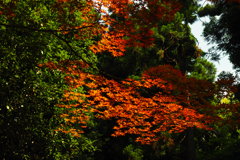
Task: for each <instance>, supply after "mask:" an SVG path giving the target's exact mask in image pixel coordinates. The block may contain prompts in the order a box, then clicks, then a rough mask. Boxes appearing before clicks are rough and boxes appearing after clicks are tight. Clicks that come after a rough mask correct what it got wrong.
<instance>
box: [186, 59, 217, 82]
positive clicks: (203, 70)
mask: <svg viewBox="0 0 240 160" xmlns="http://www.w3.org/2000/svg"><path fill="white" fill-rule="evenodd" d="M216 72H217V69H216V67H215V66H214V64H213V63H211V62H209V61H208V60H206V59H204V58H197V60H196V63H195V64H194V66H193V70H192V71H191V72H190V75H189V77H193V78H196V79H202V80H208V81H210V82H213V81H214V79H215V76H216Z"/></svg>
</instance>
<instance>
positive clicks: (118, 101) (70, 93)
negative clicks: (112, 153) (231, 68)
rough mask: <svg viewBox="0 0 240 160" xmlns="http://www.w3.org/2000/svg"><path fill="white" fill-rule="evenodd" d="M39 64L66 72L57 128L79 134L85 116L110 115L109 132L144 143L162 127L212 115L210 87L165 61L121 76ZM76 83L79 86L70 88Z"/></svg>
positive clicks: (176, 127) (179, 127) (178, 127)
mask: <svg viewBox="0 0 240 160" xmlns="http://www.w3.org/2000/svg"><path fill="white" fill-rule="evenodd" d="M76 62H77V63H78V64H80V65H81V66H83V63H81V62H79V61H76ZM62 64H64V62H63V63H62ZM44 65H45V66H47V67H50V68H54V69H55V68H57V69H59V70H61V71H63V72H66V73H67V74H69V75H68V76H66V78H65V79H66V81H67V83H68V84H69V86H70V88H69V90H67V91H66V92H65V94H64V96H63V99H62V104H59V105H58V106H59V107H61V108H65V109H66V112H65V113H64V114H62V116H61V117H62V118H63V119H64V120H65V125H63V126H61V127H60V128H59V129H58V130H57V131H62V132H64V133H71V134H72V135H76V136H79V135H80V134H81V133H83V130H84V128H86V127H87V125H88V121H89V120H90V119H91V118H94V117H95V118H100V119H112V118H113V119H115V120H116V123H117V125H116V126H114V128H113V129H114V130H115V131H114V133H113V134H112V136H124V135H126V134H134V135H137V139H136V141H138V142H140V143H142V144H149V143H151V142H154V141H157V140H159V138H160V137H161V136H160V135H161V133H164V132H169V133H178V132H182V131H184V130H185V129H187V128H189V127H197V128H201V129H207V130H208V129H211V128H210V127H209V124H210V123H211V122H213V121H214V120H217V118H218V117H216V116H214V112H212V109H213V107H214V106H212V105H211V104H210V102H209V100H208V99H207V98H209V97H212V96H213V93H215V92H214V87H211V86H212V85H211V84H210V83H208V82H206V81H200V80H194V79H187V78H186V77H185V76H184V75H182V74H181V72H180V71H178V70H176V69H174V68H173V67H171V66H169V65H164V66H158V67H154V68H150V69H149V70H147V71H145V72H144V74H143V76H142V77H141V79H140V80H133V79H126V80H124V81H121V82H117V81H115V80H110V79H107V78H105V77H103V76H99V75H93V74H89V73H86V72H83V71H82V69H80V67H76V66H78V65H77V64H74V63H72V64H68V67H61V63H59V64H58V65H56V64H52V63H48V64H44ZM74 66H75V67H74ZM79 87H80V88H81V87H83V88H84V89H85V92H83V93H79V92H76V91H74V90H76V89H77V88H79ZM204 89H205V90H204ZM76 125H77V129H76V128H75V126H76ZM67 128H70V130H69V129H67ZM73 128H75V129H74V130H72V129H73Z"/></svg>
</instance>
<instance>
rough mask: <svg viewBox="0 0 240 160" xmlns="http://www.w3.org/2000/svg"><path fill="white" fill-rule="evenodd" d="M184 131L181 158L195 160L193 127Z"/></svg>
mask: <svg viewBox="0 0 240 160" xmlns="http://www.w3.org/2000/svg"><path fill="white" fill-rule="evenodd" d="M184 133H185V134H184V136H185V137H184V140H183V142H182V144H181V157H182V160H196V149H195V142H194V128H188V129H187V130H186V131H185V132H184Z"/></svg>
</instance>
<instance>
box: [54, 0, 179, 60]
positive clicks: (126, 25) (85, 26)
mask: <svg viewBox="0 0 240 160" xmlns="http://www.w3.org/2000/svg"><path fill="white" fill-rule="evenodd" d="M66 6H68V8H69V9H70V11H71V12H72V13H74V12H75V11H76V10H78V11H80V12H81V13H82V14H81V18H82V19H83V23H82V24H81V25H80V26H71V25H69V24H68V23H63V25H62V27H61V28H60V30H63V32H62V33H63V34H68V33H70V32H71V29H74V30H76V29H77V30H78V33H75V37H76V38H77V39H85V38H88V39H94V38H96V37H98V38H99V37H100V39H99V40H98V41H97V42H96V43H94V44H93V45H92V46H90V49H91V50H92V51H93V52H94V53H101V52H110V53H111V54H112V55H113V56H121V55H123V53H124V51H125V48H126V47H131V46H139V47H146V46H150V45H151V44H152V43H153V38H152V35H153V32H152V31H151V28H153V27H155V26H156V25H157V24H158V22H159V21H160V20H165V21H169V20H171V19H172V18H173V16H174V14H175V13H176V12H177V11H178V10H179V8H180V5H179V3H178V2H177V1H176V0H171V1H170V0H163V1H161V2H159V1H158V0H140V1H131V0H91V1H87V2H86V4H82V5H80V4H79V3H77V1H75V0H58V4H57V5H56V7H57V8H58V12H59V15H60V16H62V15H64V10H63V9H62V8H64V7H66ZM76 6H77V7H76ZM66 30H67V31H66Z"/></svg>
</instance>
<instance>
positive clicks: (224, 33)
mask: <svg viewBox="0 0 240 160" xmlns="http://www.w3.org/2000/svg"><path fill="white" fill-rule="evenodd" d="M239 5H240V4H239V2H237V1H236V2H231V1H227V0H223V1H216V2H213V3H212V5H207V6H205V7H204V8H202V9H201V10H200V11H199V15H200V16H206V15H209V16H210V21H209V22H207V23H205V29H204V33H203V34H204V36H205V38H206V40H207V41H209V42H210V43H213V44H214V43H215V44H216V45H215V48H213V49H212V53H211V54H212V55H213V56H214V57H216V55H220V53H221V52H222V53H224V54H228V55H229V58H230V61H231V62H232V63H233V66H234V67H235V68H236V69H238V68H239V67H240V63H239V61H238V57H239V46H240V41H239V36H240V33H239V28H240V22H239V18H238V16H239V14H240V7H239ZM217 16H218V17H217ZM220 51H221V52H220Z"/></svg>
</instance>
